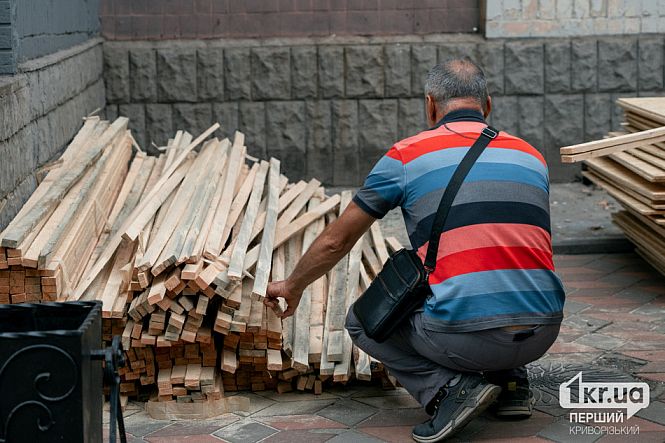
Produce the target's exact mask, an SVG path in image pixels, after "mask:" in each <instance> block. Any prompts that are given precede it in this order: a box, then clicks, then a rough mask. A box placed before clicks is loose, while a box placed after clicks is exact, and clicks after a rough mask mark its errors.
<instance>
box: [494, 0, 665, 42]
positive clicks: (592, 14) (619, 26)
mask: <svg viewBox="0 0 665 443" xmlns="http://www.w3.org/2000/svg"><path fill="white" fill-rule="evenodd" d="M483 3H485V5H484V6H483V13H484V15H485V19H486V20H485V23H484V27H485V35H486V37H487V38H506V37H520V38H521V37H573V36H587V35H617V36H618V35H635V34H651V33H659V32H660V33H662V32H665V2H663V1H659V0H483Z"/></svg>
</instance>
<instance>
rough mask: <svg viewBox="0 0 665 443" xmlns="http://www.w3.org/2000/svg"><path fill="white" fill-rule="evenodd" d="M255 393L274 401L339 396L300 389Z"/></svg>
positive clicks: (325, 398) (335, 398) (321, 398)
mask: <svg viewBox="0 0 665 443" xmlns="http://www.w3.org/2000/svg"><path fill="white" fill-rule="evenodd" d="M257 395H259V396H261V397H264V398H267V399H270V400H273V401H276V402H284V401H306V400H337V399H338V398H339V396H338V395H335V394H331V393H330V392H327V391H323V392H322V393H321V395H314V394H311V393H309V392H302V391H294V392H285V393H284V394H280V393H279V392H277V391H262V392H260V393H258V394H257Z"/></svg>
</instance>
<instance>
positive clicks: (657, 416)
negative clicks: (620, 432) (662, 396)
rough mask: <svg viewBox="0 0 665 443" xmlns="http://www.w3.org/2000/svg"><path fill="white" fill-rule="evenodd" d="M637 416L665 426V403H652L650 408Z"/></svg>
mask: <svg viewBox="0 0 665 443" xmlns="http://www.w3.org/2000/svg"><path fill="white" fill-rule="evenodd" d="M636 415H637V416H638V417H641V418H644V419H646V420H649V421H652V422H655V423H658V424H661V425H665V403H663V402H660V401H652V402H651V404H650V405H649V407H648V408H645V409H642V410H641V411H639V412H638V413H637V414H636Z"/></svg>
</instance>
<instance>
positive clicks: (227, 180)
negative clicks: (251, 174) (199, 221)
mask: <svg viewBox="0 0 665 443" xmlns="http://www.w3.org/2000/svg"><path fill="white" fill-rule="evenodd" d="M244 143H245V136H244V135H243V134H242V133H240V132H236V133H235V137H234V139H233V146H232V147H231V153H230V155H229V159H228V168H226V171H227V172H226V174H225V176H224V185H223V191H222V195H221V197H220V200H219V203H218V204H217V206H216V211H215V216H214V219H213V222H212V226H211V227H210V234H209V235H208V238H207V239H206V243H205V248H204V252H203V256H204V257H206V258H208V259H213V258H216V257H217V256H218V255H219V254H220V253H221V252H222V249H223V247H224V242H226V239H225V238H222V237H223V233H224V228H225V227H226V221H227V219H228V216H229V213H230V208H231V204H232V201H233V194H234V189H235V185H236V182H237V179H238V174H239V173H240V171H241V167H240V166H241V163H242V161H243V159H244V154H245V150H244V148H243V146H244Z"/></svg>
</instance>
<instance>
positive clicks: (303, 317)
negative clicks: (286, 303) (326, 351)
mask: <svg viewBox="0 0 665 443" xmlns="http://www.w3.org/2000/svg"><path fill="white" fill-rule="evenodd" d="M322 197H323V193H321V195H320V196H314V197H312V199H311V200H310V202H309V205H308V210H313V209H315V208H316V207H317V206H319V205H320V204H321V198H322ZM320 233H321V225H320V224H319V223H312V224H311V225H309V226H308V227H307V229H305V233H304V235H303V243H302V250H303V251H307V249H309V247H310V246H311V245H312V243H313V242H314V240H315V239H316V237H318V236H319V234H320ZM311 306H312V285H310V286H308V287H307V288H306V289H305V291H304V293H303V296H302V298H301V299H300V304H299V305H298V309H297V310H296V312H295V315H294V319H293V355H292V356H291V357H292V358H291V367H292V368H294V369H297V370H298V371H300V372H305V371H307V370H308V369H309V340H310V317H311Z"/></svg>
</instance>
